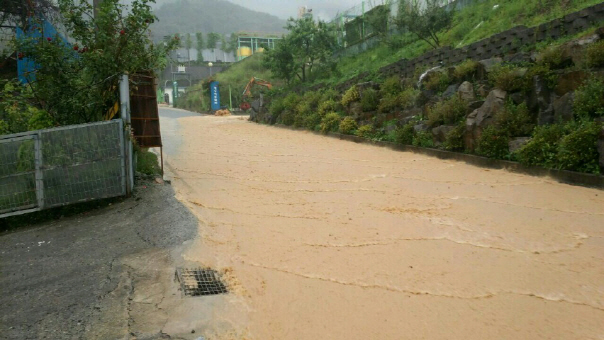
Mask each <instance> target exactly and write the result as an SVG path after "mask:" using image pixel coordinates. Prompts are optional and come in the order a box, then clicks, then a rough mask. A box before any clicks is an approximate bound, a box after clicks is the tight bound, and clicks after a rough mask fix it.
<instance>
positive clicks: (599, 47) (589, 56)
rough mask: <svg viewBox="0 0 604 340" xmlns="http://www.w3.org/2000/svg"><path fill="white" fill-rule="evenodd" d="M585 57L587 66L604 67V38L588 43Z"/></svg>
mask: <svg viewBox="0 0 604 340" xmlns="http://www.w3.org/2000/svg"><path fill="white" fill-rule="evenodd" d="M585 59H586V60H585V63H586V65H587V67H604V40H601V41H599V42H597V43H594V44H591V45H589V46H588V47H587V50H586V51H585Z"/></svg>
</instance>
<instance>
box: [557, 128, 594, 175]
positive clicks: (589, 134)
mask: <svg viewBox="0 0 604 340" xmlns="http://www.w3.org/2000/svg"><path fill="white" fill-rule="evenodd" d="M570 124H574V125H576V126H574V127H572V128H571V130H572V131H571V132H570V133H569V134H567V135H566V136H564V137H562V139H561V140H560V143H559V145H558V154H557V163H558V167H559V168H561V169H564V170H572V171H580V172H587V173H593V174H599V173H600V166H599V153H598V138H599V136H600V132H601V131H602V123H599V122H582V123H570Z"/></svg>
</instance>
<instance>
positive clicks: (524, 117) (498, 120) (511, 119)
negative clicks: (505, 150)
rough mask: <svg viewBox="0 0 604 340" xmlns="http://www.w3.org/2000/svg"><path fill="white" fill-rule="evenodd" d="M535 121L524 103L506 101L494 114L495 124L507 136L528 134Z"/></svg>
mask: <svg viewBox="0 0 604 340" xmlns="http://www.w3.org/2000/svg"><path fill="white" fill-rule="evenodd" d="M535 123H536V121H535V118H533V117H532V116H531V114H530V112H529V109H528V107H527V106H526V104H525V103H522V104H520V105H518V106H516V105H514V104H513V103H512V102H508V103H506V105H505V107H504V108H503V109H502V110H500V111H499V112H497V113H496V114H495V125H496V126H497V127H498V128H499V130H500V131H502V132H504V133H505V134H506V135H507V136H509V137H524V136H530V135H531V132H532V131H533V129H534V128H535Z"/></svg>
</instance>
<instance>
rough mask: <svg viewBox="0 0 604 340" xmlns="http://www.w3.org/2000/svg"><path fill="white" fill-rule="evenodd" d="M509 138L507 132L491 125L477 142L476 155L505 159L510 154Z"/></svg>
mask: <svg viewBox="0 0 604 340" xmlns="http://www.w3.org/2000/svg"><path fill="white" fill-rule="evenodd" d="M508 142H509V137H508V135H507V133H506V132H505V131H502V130H501V129H499V128H497V127H495V126H493V125H491V126H488V127H487V128H485V129H484V130H483V131H482V134H481V135H480V138H478V140H477V147H476V153H477V154H478V155H481V156H485V157H489V158H497V159H503V158H506V157H507V156H508V154H509V144H508Z"/></svg>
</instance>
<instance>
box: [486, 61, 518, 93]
mask: <svg viewBox="0 0 604 340" xmlns="http://www.w3.org/2000/svg"><path fill="white" fill-rule="evenodd" d="M489 82H490V83H491V85H493V86H494V87H496V88H498V89H501V90H504V91H507V92H514V91H518V90H522V89H523V88H524V85H525V78H524V77H523V75H522V73H521V70H520V69H519V68H517V67H514V66H512V65H499V66H497V67H496V68H494V69H493V70H492V71H491V73H489Z"/></svg>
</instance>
